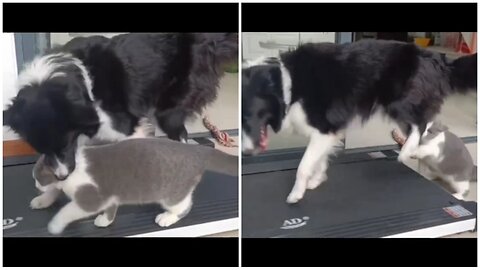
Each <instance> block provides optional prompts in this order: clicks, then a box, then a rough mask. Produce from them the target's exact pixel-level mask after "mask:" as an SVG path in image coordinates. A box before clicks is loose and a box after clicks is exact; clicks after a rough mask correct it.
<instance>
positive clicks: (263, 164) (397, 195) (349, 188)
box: [242, 137, 477, 238]
mask: <svg viewBox="0 0 480 270" xmlns="http://www.w3.org/2000/svg"><path fill="white" fill-rule="evenodd" d="M475 141H476V137H475ZM398 152H399V151H398V146H382V147H368V148H360V149H347V150H344V151H343V152H340V153H339V154H337V156H336V157H334V158H332V160H331V161H330V166H329V168H328V170H327V175H328V180H327V181H325V182H324V183H322V184H321V185H320V186H319V187H317V188H316V189H315V190H307V191H306V193H305V196H304V198H303V199H302V200H300V201H299V202H298V203H296V204H288V203H286V199H287V196H288V194H289V192H290V190H291V189H292V187H293V184H294V181H295V175H296V170H297V168H298V165H299V163H300V160H301V158H302V155H303V153H304V148H302V149H299V148H297V149H290V150H273V151H270V152H267V153H265V154H263V155H259V156H247V157H243V159H242V237H245V238H409V237H412V238H417V237H419V238H435V237H442V236H446V235H452V234H456V233H460V232H465V231H475V230H476V223H477V210H476V207H477V204H476V202H467V201H462V200H458V199H456V198H455V197H454V196H452V195H451V194H450V193H449V192H447V191H446V190H444V189H443V188H442V187H441V186H440V185H438V184H437V183H435V182H432V181H430V180H428V179H426V178H424V177H423V176H421V175H420V174H418V173H417V172H415V171H414V170H412V169H410V168H409V167H407V166H405V165H403V164H402V163H400V162H398V161H397V156H398Z"/></svg>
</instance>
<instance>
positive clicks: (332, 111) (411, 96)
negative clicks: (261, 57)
mask: <svg viewBox="0 0 480 270" xmlns="http://www.w3.org/2000/svg"><path fill="white" fill-rule="evenodd" d="M280 61H281V63H283V65H284V66H285V68H286V69H287V70H288V71H289V73H290V76H291V80H292V87H291V103H290V104H293V103H295V102H297V101H300V102H301V103H302V105H303V109H304V110H305V113H306V115H307V121H308V124H310V125H311V126H313V127H314V128H316V129H318V130H319V131H320V132H321V133H323V134H328V133H336V132H338V131H339V130H341V129H343V128H345V127H346V126H347V124H348V123H349V122H350V121H351V120H352V118H353V117H355V116H357V115H358V116H361V117H362V118H363V119H364V120H367V119H368V118H369V116H370V115H371V114H372V113H373V112H374V111H375V110H376V109H377V108H383V109H384V112H385V114H386V115H388V116H389V117H391V118H392V119H393V120H395V121H396V122H397V123H398V124H399V126H401V127H402V129H403V131H404V132H406V134H408V133H409V128H410V125H412V124H415V125H417V126H419V129H420V131H421V132H422V133H423V131H424V130H425V127H426V124H427V123H428V122H429V121H431V120H432V119H433V118H434V116H435V115H436V114H438V113H439V111H440V108H441V105H442V104H443V100H444V98H445V97H446V96H447V95H449V94H451V93H454V92H460V93H466V91H468V89H475V90H476V86H477V55H476V54H474V55H470V56H465V57H461V58H459V59H457V60H454V61H451V60H448V59H446V58H445V57H444V56H442V55H440V54H438V53H433V52H430V51H427V50H424V49H421V48H419V47H417V46H416V45H414V44H409V43H403V42H396V41H377V40H366V41H359V42H355V43H350V44H344V45H338V44H333V43H317V44H314V43H309V44H304V45H301V46H299V47H298V48H297V49H295V50H292V51H289V52H285V53H283V54H281V56H280V58H279V59H275V58H269V59H267V61H265V62H264V63H263V64H260V65H256V66H251V67H247V68H245V69H244V70H243V79H242V84H243V85H242V89H243V90H242V91H243V92H242V96H243V97H242V100H243V103H242V127H243V131H244V132H245V134H246V135H248V136H249V137H250V138H251V139H252V141H253V144H254V146H255V147H256V148H257V149H258V147H259V141H260V129H261V128H262V127H265V126H267V125H270V126H272V128H273V130H274V131H276V132H277V131H278V130H280V128H281V123H282V120H283V118H284V116H285V108H286V106H287V105H290V104H285V102H284V98H283V92H282V77H281V71H280Z"/></svg>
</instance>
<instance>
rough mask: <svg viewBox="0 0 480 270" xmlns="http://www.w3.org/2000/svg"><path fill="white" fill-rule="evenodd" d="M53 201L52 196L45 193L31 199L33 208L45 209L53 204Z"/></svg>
mask: <svg viewBox="0 0 480 270" xmlns="http://www.w3.org/2000/svg"><path fill="white" fill-rule="evenodd" d="M53 202H54V200H53V199H52V198H50V197H49V196H45V194H42V195H40V196H37V197H35V198H33V200H32V201H30V207H31V208H32V209H43V208H47V207H49V206H50V205H52V204H53Z"/></svg>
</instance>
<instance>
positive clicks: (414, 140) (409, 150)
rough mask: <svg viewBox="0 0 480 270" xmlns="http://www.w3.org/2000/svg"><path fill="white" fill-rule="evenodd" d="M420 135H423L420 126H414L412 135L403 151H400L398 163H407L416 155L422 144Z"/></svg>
mask: <svg viewBox="0 0 480 270" xmlns="http://www.w3.org/2000/svg"><path fill="white" fill-rule="evenodd" d="M420 135H421V134H420V130H419V129H418V126H416V125H412V129H411V132H410V135H409V136H408V138H407V141H406V142H405V144H404V145H403V147H402V150H400V154H399V155H398V161H400V162H405V161H407V160H408V158H409V157H410V156H412V155H413V154H414V153H415V151H416V150H417V148H418V146H419V144H420Z"/></svg>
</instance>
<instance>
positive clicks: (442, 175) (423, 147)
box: [412, 121, 477, 199]
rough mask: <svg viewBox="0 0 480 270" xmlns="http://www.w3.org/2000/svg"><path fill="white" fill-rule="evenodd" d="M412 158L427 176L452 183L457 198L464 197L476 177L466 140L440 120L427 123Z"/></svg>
mask: <svg viewBox="0 0 480 270" xmlns="http://www.w3.org/2000/svg"><path fill="white" fill-rule="evenodd" d="M412 158H416V159H419V162H420V165H423V167H424V168H425V170H426V174H427V176H428V177H430V178H439V179H441V180H444V181H446V182H447V183H448V184H450V186H451V187H452V188H453V189H454V194H453V195H454V196H455V197H457V198H458V199H463V198H464V197H465V196H466V195H467V194H468V191H469V189H470V182H471V181H476V180H477V166H475V164H474V163H473V159H472V156H471V155H470V153H469V152H468V150H467V148H466V147H465V144H464V142H463V141H462V140H461V139H460V138H459V137H457V136H456V135H455V134H453V133H452V132H450V131H449V130H448V127H446V126H444V125H442V124H441V123H440V122H438V121H435V122H433V123H429V124H428V125H427V128H426V130H425V132H424V133H423V134H422V137H421V140H420V145H419V147H418V148H417V150H416V151H415V152H414V154H413V155H412Z"/></svg>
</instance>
